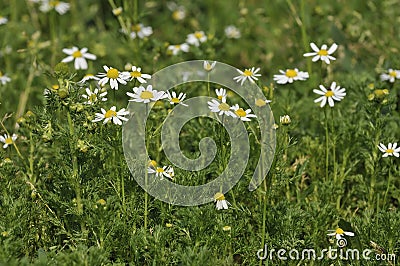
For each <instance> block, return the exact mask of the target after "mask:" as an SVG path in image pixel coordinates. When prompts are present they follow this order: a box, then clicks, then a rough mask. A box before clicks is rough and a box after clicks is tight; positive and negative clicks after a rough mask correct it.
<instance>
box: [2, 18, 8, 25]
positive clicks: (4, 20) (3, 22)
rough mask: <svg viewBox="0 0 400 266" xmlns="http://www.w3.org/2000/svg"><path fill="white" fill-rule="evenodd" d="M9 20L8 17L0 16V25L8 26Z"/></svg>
mask: <svg viewBox="0 0 400 266" xmlns="http://www.w3.org/2000/svg"><path fill="white" fill-rule="evenodd" d="M7 22H8V19H7V18H6V17H3V16H0V25H4V24H7Z"/></svg>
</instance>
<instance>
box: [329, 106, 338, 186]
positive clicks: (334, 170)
mask: <svg viewBox="0 0 400 266" xmlns="http://www.w3.org/2000/svg"><path fill="white" fill-rule="evenodd" d="M331 113H332V111H331ZM334 130H335V127H334V121H333V115H332V114H331V131H332V136H333V141H332V162H333V180H334V182H335V184H337V165H338V163H337V162H336V136H335V131H334Z"/></svg>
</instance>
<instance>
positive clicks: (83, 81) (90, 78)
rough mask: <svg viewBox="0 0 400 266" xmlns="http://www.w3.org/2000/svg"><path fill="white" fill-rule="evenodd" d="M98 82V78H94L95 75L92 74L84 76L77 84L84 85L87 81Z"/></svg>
mask: <svg viewBox="0 0 400 266" xmlns="http://www.w3.org/2000/svg"><path fill="white" fill-rule="evenodd" d="M92 79H93V80H100V78H99V77H96V76H95V75H93V74H86V75H85V76H84V77H83V78H82V79H81V80H80V81H79V83H85V82H86V81H88V80H92Z"/></svg>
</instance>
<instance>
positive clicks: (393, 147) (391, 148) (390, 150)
mask: <svg viewBox="0 0 400 266" xmlns="http://www.w3.org/2000/svg"><path fill="white" fill-rule="evenodd" d="M378 148H379V150H380V151H381V152H383V153H384V154H383V155H382V157H388V156H393V155H394V156H395V157H399V156H400V154H399V153H400V147H397V142H395V143H393V144H392V143H389V144H388V146H387V147H386V146H385V145H384V144H383V143H379V146H378Z"/></svg>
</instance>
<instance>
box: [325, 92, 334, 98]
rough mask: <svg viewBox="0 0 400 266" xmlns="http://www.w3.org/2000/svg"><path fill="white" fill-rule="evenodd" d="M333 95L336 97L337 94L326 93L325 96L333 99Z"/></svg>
mask: <svg viewBox="0 0 400 266" xmlns="http://www.w3.org/2000/svg"><path fill="white" fill-rule="evenodd" d="M333 95H335V94H334V93H333V91H327V92H325V96H326V97H332V96H333Z"/></svg>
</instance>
